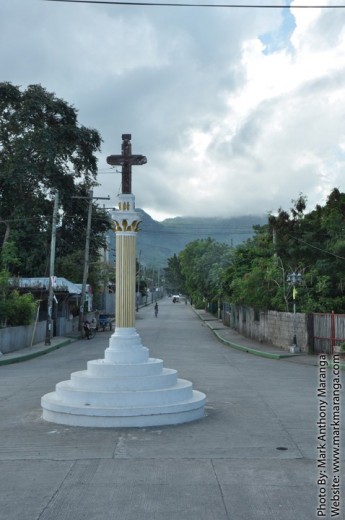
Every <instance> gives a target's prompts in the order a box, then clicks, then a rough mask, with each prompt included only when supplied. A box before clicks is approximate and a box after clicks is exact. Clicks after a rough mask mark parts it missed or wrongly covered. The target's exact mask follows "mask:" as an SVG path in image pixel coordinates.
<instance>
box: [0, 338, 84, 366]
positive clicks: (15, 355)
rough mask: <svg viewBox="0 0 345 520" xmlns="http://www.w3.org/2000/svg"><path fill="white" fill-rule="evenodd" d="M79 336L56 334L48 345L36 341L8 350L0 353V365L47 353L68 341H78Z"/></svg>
mask: <svg viewBox="0 0 345 520" xmlns="http://www.w3.org/2000/svg"><path fill="white" fill-rule="evenodd" d="M79 339H80V338H79V336H78V337H68V338H67V337H63V336H56V337H55V338H52V339H51V342H50V345H45V343H44V341H43V342H41V343H37V344H36V345H33V346H32V347H27V348H23V349H21V350H16V351H14V352H9V353H8V354H2V355H1V356H0V366H1V365H10V364H12V363H19V362H21V361H27V360H28V359H33V358H35V357H38V356H43V355H44V354H48V352H52V351H53V350H57V349H58V348H62V347H65V346H66V345H69V344H70V343H74V342H75V341H78V340H79Z"/></svg>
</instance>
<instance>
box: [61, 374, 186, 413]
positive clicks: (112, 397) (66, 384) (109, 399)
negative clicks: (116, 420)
mask: <svg viewBox="0 0 345 520" xmlns="http://www.w3.org/2000/svg"><path fill="white" fill-rule="evenodd" d="M192 391H193V385H192V383H191V382H190V381H186V380H185V379H177V381H176V384H175V385H174V386H172V387H169V388H161V389H160V388H158V389H145V390H138V391H132V390H128V391H125V390H122V391H121V390H119V391H116V390H114V391H109V390H106V389H105V388H103V387H100V388H98V389H97V390H93V389H90V390H86V389H84V388H78V387H75V386H73V383H72V381H71V380H69V381H61V382H60V383H58V384H57V385H56V387H55V392H56V396H57V399H58V400H59V401H61V402H66V403H68V404H76V405H82V406H83V405H87V406H101V407H115V408H117V407H119V408H120V407H128V406H151V405H153V406H155V405H157V404H162V405H166V404H171V403H175V402H177V403H178V402H181V401H185V400H188V399H190V398H191V395H192Z"/></svg>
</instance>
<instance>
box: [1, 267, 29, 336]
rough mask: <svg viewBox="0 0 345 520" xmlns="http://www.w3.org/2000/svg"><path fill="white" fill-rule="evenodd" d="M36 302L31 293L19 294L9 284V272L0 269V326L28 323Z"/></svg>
mask: <svg viewBox="0 0 345 520" xmlns="http://www.w3.org/2000/svg"><path fill="white" fill-rule="evenodd" d="M35 310H36V303H35V299H34V297H33V296H32V295H31V294H22V295H21V294H19V292H18V291H17V290H15V289H13V287H12V286H11V283H10V278H9V272H8V271H6V270H5V269H3V270H2V271H0V327H6V326H11V325H12V326H16V325H29V324H30V323H31V322H32V320H33V318H34V314H35Z"/></svg>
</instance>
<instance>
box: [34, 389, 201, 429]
mask: <svg viewBox="0 0 345 520" xmlns="http://www.w3.org/2000/svg"><path fill="white" fill-rule="evenodd" d="M205 400H206V396H205V395H204V394H203V393H201V392H198V391H196V390H193V391H192V395H191V397H190V399H188V400H186V401H183V402H179V403H171V404H169V405H167V404H165V405H161V404H157V405H156V406H132V407H130V408H126V407H119V408H117V407H108V408H107V407H105V408H104V407H93V406H87V405H84V406H78V405H72V404H67V403H64V402H61V401H60V400H59V399H58V398H57V394H56V392H51V393H49V394H46V395H44V396H43V397H42V400H41V404H42V407H43V419H45V420H46V421H51V422H54V423H58V424H66V425H71V426H89V427H100V428H111V427H145V426H161V425H168V424H181V423H185V422H190V421H195V420H197V419H201V418H202V417H204V415H205V412H204V406H205Z"/></svg>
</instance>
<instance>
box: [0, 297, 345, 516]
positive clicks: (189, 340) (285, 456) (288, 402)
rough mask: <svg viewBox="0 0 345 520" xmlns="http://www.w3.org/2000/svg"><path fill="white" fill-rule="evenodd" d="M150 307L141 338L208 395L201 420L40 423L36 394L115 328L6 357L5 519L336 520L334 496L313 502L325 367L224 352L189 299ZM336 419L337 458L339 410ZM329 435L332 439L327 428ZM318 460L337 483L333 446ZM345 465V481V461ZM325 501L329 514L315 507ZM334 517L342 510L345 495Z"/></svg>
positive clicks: (1, 494)
mask: <svg viewBox="0 0 345 520" xmlns="http://www.w3.org/2000/svg"><path fill="white" fill-rule="evenodd" d="M158 303H159V313H158V317H157V318H156V317H155V315H154V308H153V306H152V305H151V306H148V307H144V308H141V309H140V310H139V312H138V313H137V322H136V328H137V330H138V332H139V334H140V335H141V338H142V343H143V345H144V346H146V347H147V348H149V350H150V356H151V357H155V358H160V359H163V361H164V366H165V367H168V368H174V369H177V370H178V376H179V377H181V378H184V379H188V380H189V381H192V383H193V386H194V388H195V389H196V390H200V391H201V392H204V393H205V394H206V396H207V404H206V416H205V417H204V418H203V419H201V420H199V421H196V422H192V423H187V424H183V425H179V426H164V427H150V428H126V429H113V428H109V429H97V428H77V427H67V426H62V425H57V424H54V423H48V422H45V421H43V419H42V418H41V413H42V412H41V407H40V399H41V397H42V396H43V395H44V394H46V393H47V392H51V391H53V390H54V388H55V384H56V383H58V382H60V381H63V380H67V379H69V378H70V374H71V372H74V371H78V370H84V369H85V368H86V363H87V361H88V360H90V359H98V358H102V357H103V353H104V350H105V349H106V348H107V346H108V339H109V336H110V334H111V333H110V332H100V333H97V334H96V336H95V338H94V339H92V340H90V341H87V340H83V341H77V342H75V343H72V344H70V345H68V346H66V347H64V348H61V349H59V350H56V351H54V352H51V353H49V354H46V355H44V356H42V357H39V358H35V359H32V360H29V361H26V362H22V363H17V364H12V365H6V366H0V406H1V414H0V417H1V419H0V438H1V441H0V511H2V515H3V518H6V520H19V519H20V520H56V519H58V520H61V519H64V520H108V519H109V518H111V519H112V520H137V519H140V520H149V519H150V520H163V519H164V520H291V518H293V519H294V520H310V519H312V518H317V517H321V516H322V517H323V518H327V519H330V518H331V505H332V504H333V505H334V501H333V502H332V501H331V496H330V495H329V494H328V495H327V499H326V503H325V504H323V501H322V500H321V502H320V498H319V493H320V487H321V485H320V483H319V484H318V480H320V468H319V467H318V457H319V455H318V445H319V444H320V441H319V440H318V435H319V434H320V433H319V428H318V426H317V423H318V421H319V415H320V414H319V412H320V410H319V402H320V398H319V397H318V388H319V385H320V381H319V377H320V371H319V368H318V367H315V366H312V365H307V364H303V363H300V364H299V363H290V362H289V361H284V360H279V361H277V360H273V359H264V358H260V357H257V356H253V355H250V354H247V353H245V352H240V351H238V350H234V349H231V348H229V347H228V346H225V345H223V344H222V343H220V342H219V341H218V340H217V338H216V337H215V336H214V335H213V334H212V332H211V331H210V330H209V328H207V327H206V326H205V325H204V323H203V322H202V321H201V320H200V319H199V318H198V317H197V316H196V314H195V312H194V311H193V309H192V308H191V307H190V306H189V305H185V304H184V302H181V303H175V304H173V303H172V302H171V300H170V299H168V298H166V299H164V300H162V301H160V302H158ZM327 377H329V378H330V377H331V370H330V369H329V375H327ZM329 381H330V379H329ZM343 386H344V385H343ZM341 393H342V398H343V396H344V390H343V388H342V391H341ZM329 395H330V394H329ZM329 404H330V403H329ZM341 421H342V435H343V440H342V449H341V453H340V456H341V458H342V461H343V460H344V451H345V449H344V439H345V434H344V413H343V414H342V415H341ZM329 424H330V423H328V426H329ZM326 436H327V443H328V444H329V445H330V444H331V442H332V436H331V432H330V427H328V428H327V433H326ZM325 468H326V469H325V471H326V473H327V478H329V479H331V478H332V466H331V461H330V452H328V455H327V460H326V461H325ZM341 471H342V479H343V480H342V482H343V483H344V482H345V475H344V463H343V464H342V466H341ZM343 489H344V485H343ZM344 494H345V492H343V496H342V500H343V501H344ZM323 505H325V512H326V514H325V515H319V516H318V515H317V508H320V507H323ZM339 512H340V516H339V518H341V517H342V515H344V512H345V509H344V502H342V503H341V504H340V506H339Z"/></svg>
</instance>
